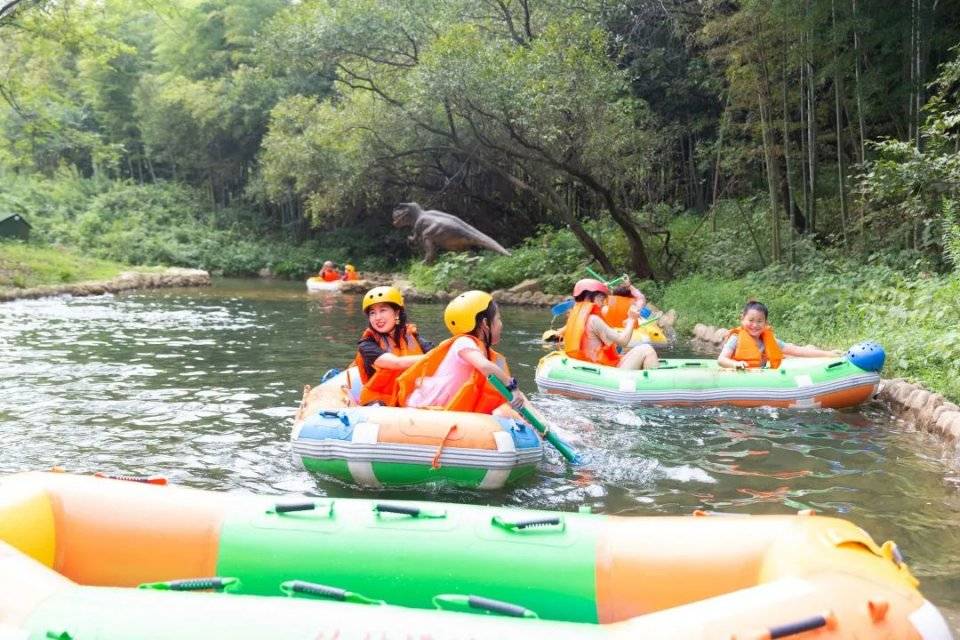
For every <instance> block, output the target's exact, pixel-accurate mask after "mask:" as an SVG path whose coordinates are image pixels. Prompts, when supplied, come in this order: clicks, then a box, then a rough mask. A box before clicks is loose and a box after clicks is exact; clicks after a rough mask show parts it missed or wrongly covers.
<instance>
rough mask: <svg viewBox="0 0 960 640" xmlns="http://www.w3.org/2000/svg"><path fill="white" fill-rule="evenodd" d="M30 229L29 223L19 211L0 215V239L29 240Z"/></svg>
mask: <svg viewBox="0 0 960 640" xmlns="http://www.w3.org/2000/svg"><path fill="white" fill-rule="evenodd" d="M30 229H31V226H30V223H29V222H27V221H26V220H24V219H23V216H21V215H20V214H19V213H11V214H8V215H5V216H2V217H0V240H9V239H12V238H19V239H20V240H29V239H30Z"/></svg>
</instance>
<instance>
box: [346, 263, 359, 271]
mask: <svg viewBox="0 0 960 640" xmlns="http://www.w3.org/2000/svg"><path fill="white" fill-rule="evenodd" d="M343 268H344V269H346V270H347V271H356V269H355V268H354V266H353V265H352V264H348V265H345V266H344V267H343Z"/></svg>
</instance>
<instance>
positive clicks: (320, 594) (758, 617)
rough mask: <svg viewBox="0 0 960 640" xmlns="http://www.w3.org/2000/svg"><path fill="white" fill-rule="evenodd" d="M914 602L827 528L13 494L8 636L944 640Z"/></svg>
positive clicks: (46, 484) (85, 488) (1, 625)
mask: <svg viewBox="0 0 960 640" xmlns="http://www.w3.org/2000/svg"><path fill="white" fill-rule="evenodd" d="M916 585H917V583H916V580H914V578H913V576H912V575H911V574H910V571H909V569H908V568H907V566H906V565H905V564H904V562H903V560H902V558H901V557H900V555H899V552H898V551H897V548H896V545H894V544H893V543H891V542H888V543H885V544H883V545H877V544H875V543H874V541H873V540H872V539H871V538H870V536H869V535H867V534H866V533H865V532H864V531H863V530H861V529H859V528H858V527H856V526H854V525H852V524H850V523H849V522H846V521H843V520H838V519H834V518H828V517H820V516H813V515H793V516H742V517H710V516H707V517H648V518H640V517H633V518H629V517H616V516H601V515H592V514H588V513H558V512H547V511H533V510H528V509H511V508H504V507H479V506H470V505H453V504H442V503H425V502H384V501H371V500H349V499H331V498H305V497H295V498H278V497H269V496H254V495H241V494H217V493H213V492H207V491H200V490H194V489H187V488H182V487H176V486H150V485H142V484H136V483H130V482H122V481H117V480H108V479H100V478H94V477H89V476H86V477H83V476H72V475H67V474H41V473H29V474H21V475H14V476H5V477H2V478H0V635H3V634H6V635H3V637H4V638H5V639H6V638H18V639H29V640H40V639H49V638H59V639H64V640H65V639H76V640H120V639H123V640H130V639H137V640H160V639H170V638H178V639H181V640H190V639H192V638H198V639H199V638H231V639H233V640H253V639H262V638H271V639H273V640H316V639H318V638H325V639H328V640H330V639H334V638H337V639H340V640H349V639H356V640H360V639H364V638H377V639H380V638H387V639H390V638H431V639H433V640H443V639H451V640H452V639H453V638H464V637H470V638H473V639H475V640H485V639H493V638H497V639H501V638H525V639H537V638H554V639H573V638H578V639H586V640H591V639H595V640H601V639H603V640H618V639H624V640H626V639H627V638H630V639H634V638H666V637H670V638H707V639H711V638H717V639H721V638H722V639H724V640H729V639H730V638H739V639H746V638H786V637H791V638H792V637H794V636H796V637H798V638H800V637H802V638H807V637H810V638H814V637H815V638H817V639H818V640H823V639H834V638H848V639H853V638H859V639H864V638H898V639H903V640H921V639H922V640H948V639H949V638H950V632H949V630H948V629H947V626H946V623H945V622H944V620H943V618H942V617H941V615H940V613H939V612H938V611H937V609H936V608H935V607H934V606H933V605H932V604H930V603H929V602H928V601H926V600H925V599H924V598H923V596H922V595H921V594H920V592H919V591H917V589H916ZM138 586H139V587H141V588H139V589H137V588H136V587H138ZM195 591H198V592H195Z"/></svg>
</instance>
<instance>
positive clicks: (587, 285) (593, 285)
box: [573, 278, 610, 298]
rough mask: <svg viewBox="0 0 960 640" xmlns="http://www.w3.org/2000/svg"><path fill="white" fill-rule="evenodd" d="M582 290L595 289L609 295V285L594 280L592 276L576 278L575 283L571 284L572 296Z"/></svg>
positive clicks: (577, 294)
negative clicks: (581, 278)
mask: <svg viewBox="0 0 960 640" xmlns="http://www.w3.org/2000/svg"><path fill="white" fill-rule="evenodd" d="M584 291H596V292H598V293H602V294H603V295H606V296H608V295H610V287H608V286H607V285H606V284H604V283H603V282H600V281H599V280H594V279H593V278H584V279H583V280H578V281H577V284H575V285H573V297H574V298H576V297H577V296H579V295H580V294H581V293H583V292H584Z"/></svg>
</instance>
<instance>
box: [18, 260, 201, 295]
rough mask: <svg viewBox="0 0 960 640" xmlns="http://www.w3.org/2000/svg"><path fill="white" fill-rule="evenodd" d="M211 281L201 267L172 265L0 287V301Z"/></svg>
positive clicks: (98, 293)
mask: <svg viewBox="0 0 960 640" xmlns="http://www.w3.org/2000/svg"><path fill="white" fill-rule="evenodd" d="M209 284H210V274H209V273H207V272H206V271H203V270H201V269H180V268H175V267H171V268H169V269H165V270H164V271H151V272H143V271H125V272H123V273H121V274H120V275H119V276H117V277H116V278H113V279H111V280H104V281H101V282H76V283H73V284H58V285H46V286H41V287H31V288H29V289H4V290H0V302H8V301H10V300H19V299H21V298H46V297H50V296H62V295H71V296H97V295H102V294H104V293H118V292H120V291H130V290H132V289H158V288H161V287H204V286H209Z"/></svg>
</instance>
